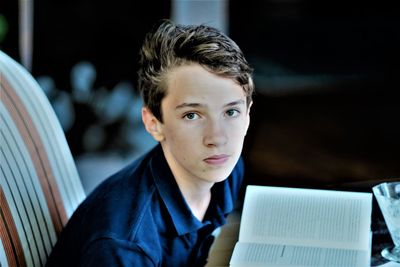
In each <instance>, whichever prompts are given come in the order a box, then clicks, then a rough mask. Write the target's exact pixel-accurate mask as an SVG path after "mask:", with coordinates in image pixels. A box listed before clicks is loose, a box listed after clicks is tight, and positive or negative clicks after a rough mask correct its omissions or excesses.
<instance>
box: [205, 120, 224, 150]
mask: <svg viewBox="0 0 400 267" xmlns="http://www.w3.org/2000/svg"><path fill="white" fill-rule="evenodd" d="M227 141H228V137H227V135H226V131H225V129H224V127H223V125H222V123H221V122H218V121H213V122H210V123H209V124H208V125H207V127H206V129H205V132H204V136H203V143H204V145H205V146H208V147H210V146H221V145H225V144H226V143H227Z"/></svg>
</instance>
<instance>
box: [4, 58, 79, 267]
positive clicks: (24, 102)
mask: <svg viewBox="0 0 400 267" xmlns="http://www.w3.org/2000/svg"><path fill="white" fill-rule="evenodd" d="M0 89H1V92H0V95H1V102H0V114H1V118H0V128H1V132H0V144H1V151H0V163H1V171H0V178H1V188H0V208H1V210H0V236H1V243H0V266H43V265H44V263H45V262H46V259H47V257H48V256H49V253H50V251H51V249H52V247H53V246H54V244H55V242H56V240H57V237H58V235H59V234H60V232H61V230H62V228H63V226H64V225H65V224H66V222H67V220H68V218H69V217H70V216H71V215H72V213H73V211H74V210H75V209H76V207H77V206H78V205H79V203H80V202H81V201H82V200H83V199H84V197H85V195H84V191H83V188H82V185H81V182H80V179H79V176H78V173H77V170H76V167H75V164H74V161H73V158H72V155H71V152H70V149H69V147H68V144H67V142H66V139H65V136H64V133H63V131H62V129H61V126H60V124H59V122H58V120H57V117H56V115H55V113H54V111H53V110H52V107H51V106H50V104H49V101H48V100H47V98H46V96H45V94H44V93H43V92H42V90H41V88H40V87H39V85H38V84H37V83H36V81H35V80H34V79H33V78H32V76H31V75H30V74H29V73H28V72H27V71H26V70H25V69H24V68H23V67H22V66H21V65H19V64H18V63H17V62H15V61H14V60H12V59H11V58H10V57H8V56H7V55H6V54H4V53H3V52H1V51H0Z"/></svg>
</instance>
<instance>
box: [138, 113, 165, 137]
mask: <svg viewBox="0 0 400 267" xmlns="http://www.w3.org/2000/svg"><path fill="white" fill-rule="evenodd" d="M142 121H143V124H144V127H145V128H146V130H147V132H149V134H151V136H153V138H154V139H155V140H156V141H158V142H161V141H163V140H164V139H165V136H164V134H163V131H162V125H161V122H160V121H159V120H158V119H157V118H156V117H155V116H154V115H153V113H152V112H151V111H150V110H149V109H148V108H147V107H143V108H142Z"/></svg>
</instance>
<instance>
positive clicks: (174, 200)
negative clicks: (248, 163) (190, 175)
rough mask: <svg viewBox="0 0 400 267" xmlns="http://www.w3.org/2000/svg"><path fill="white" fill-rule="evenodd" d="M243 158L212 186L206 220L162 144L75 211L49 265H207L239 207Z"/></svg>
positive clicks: (50, 258)
mask: <svg viewBox="0 0 400 267" xmlns="http://www.w3.org/2000/svg"><path fill="white" fill-rule="evenodd" d="M243 171H244V167H243V161H242V160H241V159H240V160H239V161H238V163H237V164H236V166H235V167H234V169H233V171H232V173H231V175H230V176H229V177H228V179H226V180H224V181H222V182H220V183H216V184H215V185H214V186H213V187H212V189H211V190H212V196H211V201H210V205H209V207H208V210H207V212H206V214H205V217H204V220H203V221H202V222H200V221H199V220H198V219H197V218H196V217H195V216H194V215H193V214H192V212H191V210H190V208H189V206H188V205H187V203H186V201H185V200H184V198H183V195H182V193H181V192H180V190H179V187H178V185H177V183H176V181H175V179H174V177H173V175H172V172H171V170H170V168H169V166H168V164H167V162H166V160H165V157H164V154H163V151H162V149H161V146H160V145H157V146H156V147H155V148H154V149H152V150H151V151H150V152H149V153H147V154H146V155H144V156H143V157H141V158H140V159H138V160H136V161H134V162H133V163H132V164H130V165H128V166H127V167H126V168H124V169H123V170H121V171H119V172H118V173H116V174H115V175H113V176H111V177H110V178H108V179H107V180H106V181H104V182H103V183H102V184H101V185H100V186H99V187H98V188H96V189H95V190H94V191H93V193H92V194H90V195H89V196H88V198H87V199H86V200H85V201H84V202H83V203H82V204H81V205H80V206H79V208H78V209H77V210H76V211H75V213H74V214H73V216H72V217H71V219H70V221H69V222H68V224H67V226H66V228H65V229H64V231H63V233H62V235H61V237H60V239H59V240H58V242H57V244H56V246H55V247H54V249H53V251H52V253H51V255H50V257H49V260H48V262H47V266H96V267H100V266H174V267H178V266H204V265H205V264H206V259H207V256H208V251H209V248H210V246H211V244H212V241H213V237H212V235H211V233H212V232H213V231H214V230H215V229H216V228H217V227H219V226H221V225H223V224H224V223H225V218H226V216H227V215H228V213H229V212H231V211H232V210H233V204H234V201H235V200H236V198H237V196H238V194H239V190H240V186H241V184H242V180H243Z"/></svg>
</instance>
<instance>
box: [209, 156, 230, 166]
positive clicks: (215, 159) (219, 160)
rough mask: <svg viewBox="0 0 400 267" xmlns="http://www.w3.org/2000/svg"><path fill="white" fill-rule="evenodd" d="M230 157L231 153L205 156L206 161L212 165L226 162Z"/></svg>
mask: <svg viewBox="0 0 400 267" xmlns="http://www.w3.org/2000/svg"><path fill="white" fill-rule="evenodd" d="M228 159H229V155H225V154H221V155H213V156H211V157H208V158H205V159H204V161H205V162H206V163H208V164H212V165H220V164H223V163H225V162H226V161H227V160H228Z"/></svg>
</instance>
